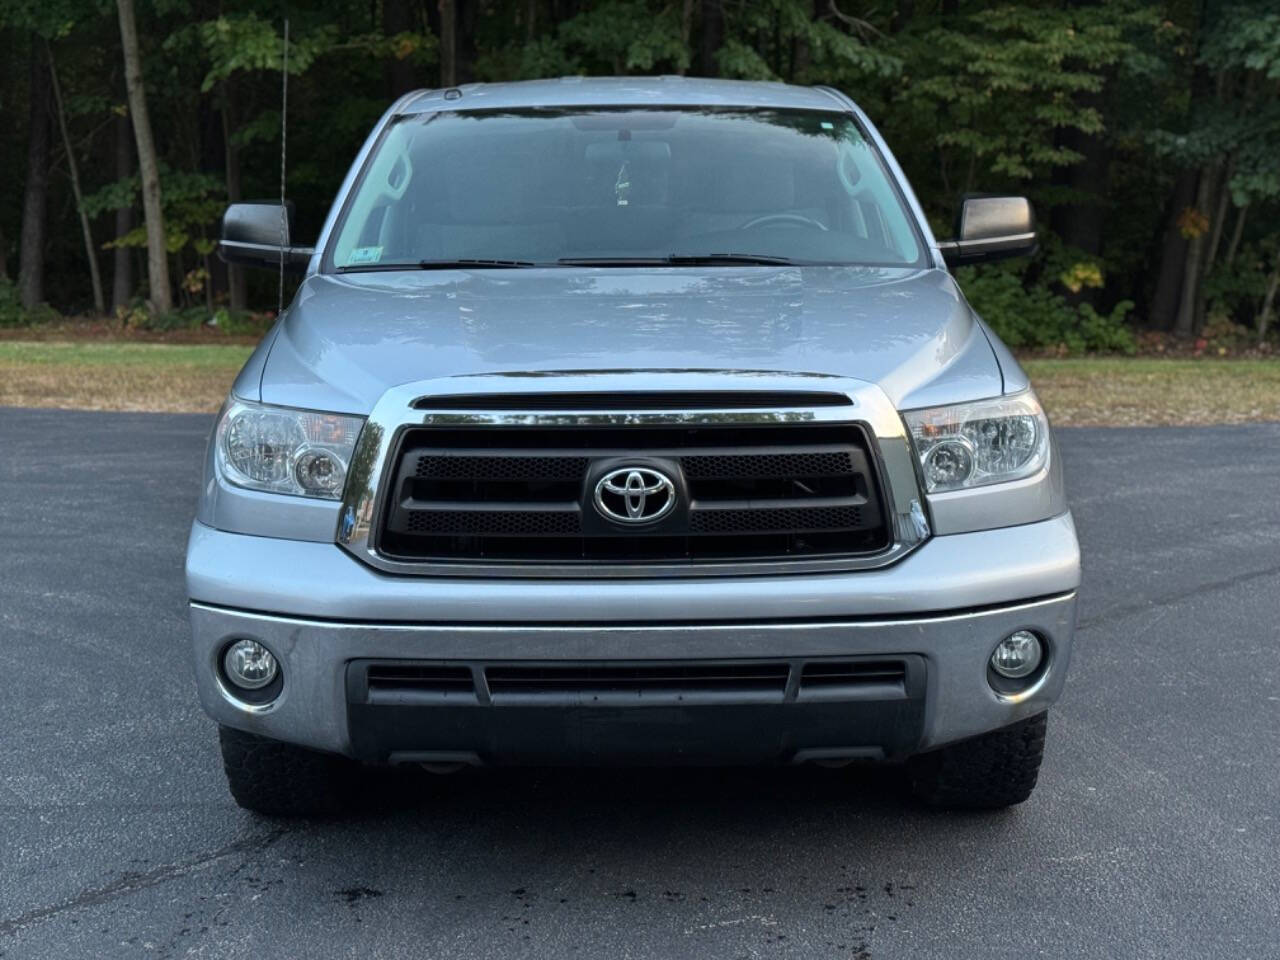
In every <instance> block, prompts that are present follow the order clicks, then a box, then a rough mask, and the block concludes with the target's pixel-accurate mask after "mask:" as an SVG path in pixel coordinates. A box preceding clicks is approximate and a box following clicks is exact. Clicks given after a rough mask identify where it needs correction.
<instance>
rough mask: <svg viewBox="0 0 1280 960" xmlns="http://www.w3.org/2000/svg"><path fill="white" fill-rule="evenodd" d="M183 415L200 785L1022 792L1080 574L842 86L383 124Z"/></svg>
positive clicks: (1072, 546)
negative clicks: (197, 442) (192, 449)
mask: <svg viewBox="0 0 1280 960" xmlns="http://www.w3.org/2000/svg"><path fill="white" fill-rule="evenodd" d="M291 230H292V226H291V220H290V211H289V209H288V208H286V207H282V206H280V205H273V204H237V205H235V206H233V207H231V208H230V209H229V210H228V211H227V213H226V216H225V217H224V220H223V231H222V243H221V250H222V255H223V257H225V258H226V259H227V260H228V261H231V262H236V263H241V264H256V265H260V266H264V267H268V268H271V269H291V270H294V271H298V272H301V273H303V274H304V278H303V279H302V281H301V285H300V287H299V289H298V292H297V295H296V297H295V298H294V299H293V302H292V304H291V305H290V306H289V308H288V310H287V311H286V312H285V313H284V315H283V316H282V317H281V318H280V319H279V322H278V323H277V324H276V326H275V328H274V329H273V330H272V331H271V332H270V333H269V334H268V335H267V336H266V338H265V339H264V340H263V342H262V344H261V346H260V347H259V348H258V349H257V351H256V352H255V353H254V354H253V356H252V357H251V358H250V359H249V361H248V363H247V364H246V365H245V367H244V369H243V370H242V371H241V373H240V375H239V377H238V378H237V379H236V381H235V384H234V386H233V388H232V391H231V395H230V396H229V397H228V399H227V402H226V405H225V407H224V408H223V410H222V412H221V414H220V415H219V416H218V419H217V423H216V426H215V428H214V431H213V435H212V438H211V440H210V443H209V448H208V457H207V463H206V466H205V475H204V485H203V489H202V493H201V497H200V502H199V508H198V513H197V516H196V519H195V523H194V524H193V525H192V528H191V539H190V545H189V548H188V555H187V584H188V594H189V596H190V600H191V605H190V608H191V626H192V650H193V651H194V657H195V675H196V683H197V687H198V689H199V692H200V698H201V701H202V703H203V705H204V708H205V710H206V711H208V713H209V714H210V716H211V717H213V719H214V720H215V721H217V723H218V724H219V727H220V734H221V746H222V754H223V758H224V760H225V767H226V772H227V777H228V779H229V782H230V787H231V792H232V794H233V795H234V797H235V799H236V800H237V801H238V802H239V803H240V804H241V805H243V806H245V807H247V808H249V809H252V810H256V811H260V812H263V813H267V814H276V815H289V814H307V813H316V812H330V811H335V810H339V809H341V808H342V806H343V805H344V804H345V803H346V802H347V801H349V800H350V799H351V798H352V796H353V794H354V793H355V792H356V791H358V790H359V786H360V771H361V769H362V768H364V767H367V766H370V765H385V764H391V765H395V764H414V765H420V766H423V767H425V768H427V769H429V770H433V771H438V772H442V773H443V772H449V771H454V770H458V769H461V768H465V767H473V766H485V765H499V764H618V763H627V764H662V765H666V764H684V763H696V764H748V763H750V764H756V763H762V764H802V763H815V764H823V765H843V764H850V763H866V762H885V763H893V764H898V765H901V767H902V768H903V769H904V771H905V776H904V782H905V783H909V784H910V786H911V788H912V790H913V791H914V793H915V794H916V795H917V796H918V797H919V798H921V799H922V800H923V801H924V802H926V803H930V804H935V805H940V806H949V807H970V808H994V807H1002V806H1007V805H1009V804H1014V803H1018V802H1020V801H1022V800H1025V799H1026V798H1027V797H1028V796H1029V795H1030V793H1031V791H1032V789H1033V787H1034V786H1035V782H1036V777H1037V772H1038V769H1039V766H1040V760H1041V754H1042V751H1043V746H1044V734H1045V719H1046V711H1047V710H1048V708H1049V706H1050V705H1051V704H1052V703H1053V702H1054V700H1055V699H1056V698H1057V697H1058V695H1059V694H1060V692H1061V690H1062V687H1063V681H1064V677H1065V674H1066V669H1067V662H1068V659H1069V656H1070V652H1071V640H1072V632H1073V629H1074V624H1075V610H1076V589H1077V586H1078V583H1079V560H1080V558H1079V548H1078V545H1077V541H1076V536H1075V529H1074V527H1073V524H1072V519H1071V515H1070V513H1069V512H1068V509H1067V503H1066V499H1065V496H1064V492H1063V482H1062V466H1061V459H1060V457H1059V455H1058V450H1057V447H1056V446H1055V443H1054V439H1053V436H1052V434H1051V433H1050V430H1049V424H1048V422H1047V420H1046V419H1045V415H1044V413H1043V411H1042V410H1041V408H1040V404H1039V403H1038V402H1037V400H1036V396H1035V394H1034V392H1033V391H1032V389H1031V386H1030V384H1029V383H1028V381H1027V377H1026V375H1025V374H1024V373H1023V371H1022V370H1021V369H1020V368H1019V366H1018V363H1017V362H1016V361H1015V359H1014V358H1013V356H1012V355H1011V354H1010V353H1009V351H1008V350H1007V349H1006V348H1005V347H1004V346H1003V345H1002V344H1001V343H1000V341H999V340H998V339H997V338H996V337H995V336H994V335H993V334H992V332H991V330H990V329H988V328H987V327H986V326H985V325H984V324H983V322H982V321H981V319H980V318H979V317H977V316H976V315H975V314H974V312H973V311H972V310H971V309H970V307H969V306H968V304H967V303H966V302H965V300H964V297H963V296H962V295H961V293H960V291H959V289H958V288H957V286H956V284H955V282H954V281H953V279H952V277H951V275H950V273H949V272H948V269H947V268H948V265H955V264H961V263H969V262H978V261H981V260H987V259H993V258H996V257H1002V256H1010V255H1014V254H1018V253H1023V252H1027V251H1028V250H1030V249H1032V247H1033V245H1034V243H1035V226H1034V223H1033V220H1032V214H1031V209H1030V206H1029V205H1028V203H1027V202H1026V201H1025V200H1024V199H1022V198H1020V197H1007V196H982V197H969V198H967V199H965V200H964V201H963V203H962V205H961V213H960V216H959V218H958V220H957V225H956V234H955V237H954V238H953V239H950V240H947V241H945V242H939V241H937V240H935V239H934V237H933V234H932V233H931V232H930V229H929V226H928V224H927V222H926V220H925V217H924V215H923V213H922V212H921V209H920V207H919V205H918V203H917V201H916V200H915V197H914V196H913V194H912V192H911V189H910V187H909V186H908V184H907V182H906V180H905V178H904V176H903V174H902V171H901V169H900V168H899V167H898V165H897V163H896V161H895V160H894V158H893V156H892V154H891V153H890V152H889V150H888V148H887V147H886V145H885V143H884V141H883V140H882V139H881V137H880V135H879V134H878V133H877V131H876V129H875V128H874V127H873V126H872V124H871V123H870V121H869V120H868V119H867V117H866V116H865V115H864V114H863V113H862V112H861V111H860V110H859V109H858V107H856V106H855V105H854V104H853V103H852V102H851V101H850V100H849V99H847V98H846V97H845V96H844V95H842V94H841V93H839V92H837V91H835V90H830V89H825V88H799V87H790V86H785V85H782V84H774V83H768V84H758V83H743V82H727V81H712V80H693V79H684V78H680V77H670V78H660V79H630V78H628V79H601V80H587V79H582V78H577V77H571V78H565V79H563V80H548V81H534V82H528V83H513V84H495V85H471V86H463V87H458V88H454V89H447V90H435V91H419V92H417V93H413V94H409V95H407V96H405V97H403V98H401V99H400V100H399V101H397V102H396V103H395V104H394V105H393V106H392V107H391V108H390V110H388V111H387V113H386V115H385V116H384V117H383V118H382V119H381V121H380V122H379V123H378V124H377V126H376V127H375V129H374V130H373V131H372V133H371V134H370V135H369V138H368V140H367V142H366V143H365V144H364V146H363V148H362V149H361V150H360V152H359V155H358V156H357V157H356V159H355V162H354V164H353V165H352V167H351V171H350V173H349V174H348V176H347V178H346V181H345V182H344V183H343V184H342V187H341V189H340V190H339V191H338V195H337V199H336V201H335V203H334V205H333V207H332V210H331V211H330V213H329V215H328V219H327V220H326V222H325V224H324V226H323V229H322V230H321V231H320V235H319V237H318V240H317V242H316V244H315V246H314V247H309V246H298V245H296V244H295V243H294V241H293V238H292V237H290V236H289V235H288V234H289V232H290V231H291Z"/></svg>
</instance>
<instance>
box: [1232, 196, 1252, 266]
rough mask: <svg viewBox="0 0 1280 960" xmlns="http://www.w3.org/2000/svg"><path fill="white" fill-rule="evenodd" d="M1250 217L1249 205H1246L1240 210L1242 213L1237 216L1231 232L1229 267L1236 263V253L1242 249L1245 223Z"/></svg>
mask: <svg viewBox="0 0 1280 960" xmlns="http://www.w3.org/2000/svg"><path fill="white" fill-rule="evenodd" d="M1248 215H1249V205H1248V204H1247V203H1246V204H1245V205H1244V206H1243V207H1241V208H1240V212H1239V213H1237V214H1236V225H1235V226H1234V227H1233V228H1232V230H1231V242H1230V243H1229V244H1227V266H1228V267H1229V266H1231V264H1233V263H1235V262H1236V251H1238V250H1239V249H1240V238H1241V237H1243V236H1244V221H1245V217H1247V216H1248Z"/></svg>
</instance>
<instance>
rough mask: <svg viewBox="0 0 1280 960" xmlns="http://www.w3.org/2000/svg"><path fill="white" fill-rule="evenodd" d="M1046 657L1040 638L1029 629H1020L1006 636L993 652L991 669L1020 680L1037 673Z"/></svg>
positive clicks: (1003, 675)
mask: <svg viewBox="0 0 1280 960" xmlns="http://www.w3.org/2000/svg"><path fill="white" fill-rule="evenodd" d="M1042 659H1044V647H1043V645H1042V644H1041V643H1040V638H1039V637H1037V636H1036V635H1035V634H1034V633H1031V632H1030V631H1029V630H1019V631H1017V632H1016V633H1011V634H1009V636H1007V637H1005V638H1004V639H1003V640H1001V641H1000V643H999V644H998V645H997V646H996V650H995V653H993V654H991V669H992V670H994V671H995V672H996V673H998V674H1000V676H1002V677H1007V678H1008V679H1010V680H1020V679H1022V678H1023V677H1028V676H1030V675H1031V674H1033V673H1035V671H1036V668H1037V667H1038V666H1040V661H1041V660H1042Z"/></svg>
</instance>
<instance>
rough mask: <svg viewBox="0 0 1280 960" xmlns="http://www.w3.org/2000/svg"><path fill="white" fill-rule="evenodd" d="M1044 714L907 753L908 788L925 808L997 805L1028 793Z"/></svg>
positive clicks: (1039, 749) (1038, 754)
mask: <svg viewBox="0 0 1280 960" xmlns="http://www.w3.org/2000/svg"><path fill="white" fill-rule="evenodd" d="M1048 718H1049V715H1048V714H1047V713H1041V714H1038V715H1037V716H1034V717H1030V718H1029V719H1027V720H1022V721H1019V722H1018V723H1015V724H1014V725H1013V726H1010V727H1005V728H1004V729H1003V730H994V731H992V732H991V733H986V734H983V735H982V736H979V737H974V738H972V739H971V740H964V741H961V742H960V743H955V744H952V745H950V746H947V747H942V748H941V749H938V750H934V751H931V752H929V753H923V754H920V755H918V756H915V757H912V758H911V760H910V761H908V764H907V771H908V776H909V777H910V780H911V790H912V792H913V793H914V794H915V795H916V797H918V798H919V799H920V800H922V801H924V802H925V803H926V804H928V805H929V806H931V807H942V808H947V809H952V810H998V809H1001V808H1003V807H1011V806H1013V805H1014V804H1018V803H1022V802H1023V801H1024V800H1026V799H1027V798H1028V797H1030V796H1031V791H1032V790H1034V789H1035V786H1036V780H1037V778H1038V777H1039V773H1040V760H1041V758H1042V757H1043V756H1044V739H1045V731H1046V729H1047V728H1048Z"/></svg>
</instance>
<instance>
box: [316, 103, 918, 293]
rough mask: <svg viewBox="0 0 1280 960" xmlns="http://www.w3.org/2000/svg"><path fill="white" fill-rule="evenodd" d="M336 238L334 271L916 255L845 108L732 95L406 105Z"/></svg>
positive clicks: (866, 259) (869, 149) (885, 181)
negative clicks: (801, 106)
mask: <svg viewBox="0 0 1280 960" xmlns="http://www.w3.org/2000/svg"><path fill="white" fill-rule="evenodd" d="M335 237H336V239H335V241H334V242H333V243H332V244H331V247H330V254H329V257H330V258H329V261H328V265H329V267H330V268H331V269H338V270H342V271H355V270H386V269H395V268H398V267H403V268H405V269H410V268H421V267H431V266H441V267H447V266H450V265H455V266H456V265H462V266H477V267H483V266H490V267H514V266H529V265H537V266H543V265H549V266H555V265H575V264H592V263H618V264H621V265H628V264H649V263H655V262H658V263H661V262H666V263H673V264H680V263H699V262H710V263H716V262H720V263H725V264H727V265H731V264H734V263H757V262H758V263H765V264H767V263H773V262H776V263H802V264H858V265H864V264H865V265H879V266H911V265H916V264H918V263H919V262H920V259H921V252H922V250H921V245H920V242H919V239H918V237H917V233H916V231H915V229H914V227H913V224H912V221H911V218H910V216H909V215H908V213H907V211H906V210H905V209H904V206H903V203H902V201H901V199H900V196H899V193H898V191H897V190H896V189H895V188H894V185H893V184H892V182H891V181H890V179H889V176H888V174H887V173H886V171H885V169H884V167H883V165H882V163H881V160H880V157H879V155H878V154H877V152H876V150H875V148H874V147H873V146H872V145H871V144H870V143H868V142H867V140H866V139H865V138H864V137H863V135H862V133H861V132H860V131H859V129H858V127H857V125H856V124H855V123H854V121H853V119H852V118H850V117H848V116H846V115H843V114H839V113H828V112H822V111H807V110H772V109H759V110H757V109H739V108H735V109H710V108H698V109H692V110H673V109H661V110H634V109H617V110H596V109H593V110H589V111H583V110H528V111H510V110H503V111H474V112H442V113H434V114H428V115H426V116H409V117H404V118H401V119H399V120H398V121H396V122H395V123H394V124H393V125H392V126H390V127H389V128H388V129H387V131H386V133H385V134H384V135H383V137H382V138H381V141H380V143H379V145H378V146H377V148H376V150H375V151H374V152H373V154H372V156H371V158H370V160H369V162H368V163H367V164H366V166H365V169H364V171H363V173H362V175H361V177H360V180H359V184H358V186H357V187H356V189H355V191H354V193H353V195H352V197H351V198H350V200H349V201H348V203H347V205H346V208H345V209H344V211H343V213H342V216H341V218H340V220H339V222H338V225H337V229H336V231H335ZM477 261H488V262H487V263H484V262H479V263H477Z"/></svg>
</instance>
